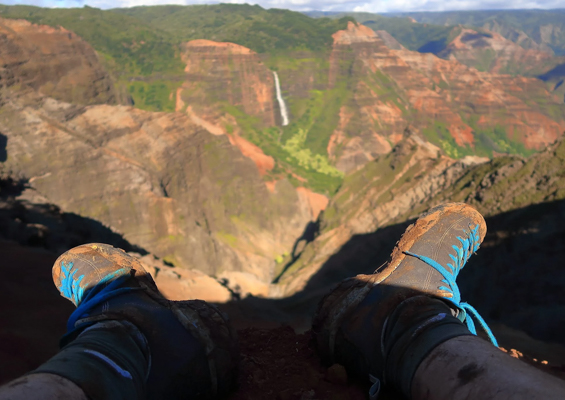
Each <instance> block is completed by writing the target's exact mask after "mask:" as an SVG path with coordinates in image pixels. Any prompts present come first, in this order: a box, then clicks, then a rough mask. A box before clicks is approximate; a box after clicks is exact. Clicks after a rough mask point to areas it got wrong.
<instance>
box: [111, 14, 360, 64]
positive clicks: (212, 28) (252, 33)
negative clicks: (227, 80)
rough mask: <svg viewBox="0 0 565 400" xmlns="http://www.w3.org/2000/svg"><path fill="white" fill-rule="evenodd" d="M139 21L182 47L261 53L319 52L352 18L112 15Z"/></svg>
mask: <svg viewBox="0 0 565 400" xmlns="http://www.w3.org/2000/svg"><path fill="white" fill-rule="evenodd" d="M111 11H112V12H114V13H117V14H121V15H128V16H130V17H135V18H137V19H138V20H140V21H143V22H145V23H147V24H149V25H151V26H153V27H155V28H157V29H160V30H163V31H166V32H168V33H170V34H171V35H173V36H174V37H175V38H176V39H178V40H179V41H187V40H192V39H210V40H215V41H219V42H222V41H229V42H232V43H237V44H240V45H242V46H245V47H249V48H250V49H252V50H254V51H256V52H258V53H267V52H273V51H279V50H285V49H302V50H311V51H318V50H322V49H326V48H328V47H329V46H331V44H332V37H331V35H332V34H333V33H334V32H335V31H337V30H340V29H344V28H345V27H346V26H347V21H350V20H353V19H352V18H350V17H349V18H347V17H345V18H341V19H339V20H335V19H329V18H320V19H312V18H309V17H307V16H305V15H303V14H300V13H297V12H293V11H289V10H279V9H269V10H265V9H263V8H261V7H260V6H258V5H254V6H251V5H247V4H242V5H239V4H237V5H236V4H219V5H194V6H174V5H170V6H152V7H133V8H122V9H113V10H111Z"/></svg>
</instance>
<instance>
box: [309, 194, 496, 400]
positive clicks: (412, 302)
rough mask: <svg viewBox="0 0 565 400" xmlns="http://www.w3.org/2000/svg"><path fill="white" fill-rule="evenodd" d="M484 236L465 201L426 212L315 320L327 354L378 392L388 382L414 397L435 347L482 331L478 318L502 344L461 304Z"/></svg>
mask: <svg viewBox="0 0 565 400" xmlns="http://www.w3.org/2000/svg"><path fill="white" fill-rule="evenodd" d="M485 234H486V224H485V221H484V219H483V217H482V215H481V214H480V213H479V212H478V211H476V210H475V209H474V208H472V207H470V206H468V205H466V204H463V203H451V204H443V205H440V206H437V207H434V208H432V209H431V210H429V211H428V212H427V213H425V214H423V215H422V216H421V217H420V218H419V219H418V220H417V221H416V222H415V223H414V224H412V225H410V226H409V227H408V228H407V229H406V232H405V233H404V234H403V235H402V237H401V238H400V240H399V241H398V243H397V244H396V246H395V248H394V250H393V252H392V254H391V256H390V259H389V261H388V262H387V263H386V264H384V265H383V266H381V267H380V268H378V269H377V270H376V271H375V272H374V273H373V274H371V275H357V276H356V277H354V278H349V279H346V280H344V281H343V282H341V283H340V284H339V285H338V286H337V287H336V288H334V289H333V290H332V291H331V292H330V293H329V294H328V295H326V297H324V298H323V299H322V301H321V302H320V304H319V306H318V310H317V312H316V315H315V317H314V320H313V324H312V330H313V333H314V338H315V340H316V345H317V348H318V351H319V353H320V355H321V356H322V358H323V359H324V360H325V361H326V362H327V363H335V362H337V363H340V364H342V365H344V366H345V367H346V368H347V370H348V372H349V373H350V374H352V375H357V376H365V377H367V376H369V378H370V379H371V380H372V381H373V382H375V385H373V387H372V388H371V392H372V393H371V395H374V393H375V392H378V387H379V382H380V381H384V383H386V384H391V385H392V386H394V387H396V388H397V389H400V390H401V391H402V392H403V393H404V394H405V395H406V396H408V397H409V396H410V386H411V381H412V378H413V375H414V373H415V371H416V369H417V367H418V365H419V363H420V362H421V361H422V360H423V359H424V358H425V356H427V354H429V352H430V351H431V350H433V349H434V348H435V347H436V346H438V345H439V344H441V343H442V342H444V341H446V340H449V339H450V338H453V337H456V336H461V335H471V334H476V330H475V327H474V324H473V321H472V319H471V318H470V316H471V315H472V316H473V317H475V318H476V319H477V320H478V321H479V322H480V324H481V325H482V326H483V327H484V328H485V331H486V332H487V334H488V335H489V338H490V339H491V341H492V342H493V343H494V344H495V345H496V340H495V339H494V337H493V336H492V333H491V332H490V330H489V329H488V327H487V325H486V323H485V322H484V320H483V319H482V318H481V317H480V316H479V315H478V313H477V312H476V310H475V309H474V308H472V307H471V306H469V305H468V304H467V303H463V302H461V296H460V293H459V289H458V287H457V284H456V282H455V279H456V278H457V275H458V273H459V271H460V270H461V269H462V268H463V266H464V265H465V263H466V262H467V260H468V259H469V257H470V256H471V255H472V254H473V253H474V252H475V251H476V250H477V249H478V248H479V245H480V243H481V242H482V240H483V238H484V236H485ZM463 322H466V324H467V325H466V326H465V325H464V324H463Z"/></svg>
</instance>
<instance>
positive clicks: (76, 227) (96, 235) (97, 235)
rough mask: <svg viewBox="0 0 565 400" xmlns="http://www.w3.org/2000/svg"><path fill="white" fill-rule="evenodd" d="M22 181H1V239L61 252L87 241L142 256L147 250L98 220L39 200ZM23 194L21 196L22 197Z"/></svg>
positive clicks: (57, 252)
mask: <svg viewBox="0 0 565 400" xmlns="http://www.w3.org/2000/svg"><path fill="white" fill-rule="evenodd" d="M26 189H28V188H27V186H26V183H25V181H15V180H13V179H3V180H0V206H1V207H0V238H1V239H4V240H9V241H14V242H17V243H18V244H20V245H23V246H31V247H40V248H43V249H45V250H49V251H52V252H54V253H56V254H61V253H63V252H64V251H66V250H68V249H70V248H72V247H75V246H78V245H80V244H84V243H89V242H102V243H108V244H111V245H112V246H116V247H119V248H122V249H124V250H126V251H133V252H136V253H140V254H142V255H144V254H147V251H146V250H145V249H143V248H141V247H139V246H136V245H133V244H131V243H129V242H128V241H127V240H126V239H124V238H123V236H122V235H120V234H118V233H116V232H114V231H112V230H111V229H110V228H108V227H107V226H104V225H103V224H101V223H100V222H98V221H96V220H94V219H91V218H87V217H83V216H80V215H77V214H74V213H68V212H62V211H61V210H60V209H59V208H58V207H57V206H54V205H52V204H48V203H46V202H42V201H41V199H40V198H39V196H38V195H37V194H35V193H34V192H33V191H30V192H29V193H30V194H29V195H23V194H24V191H25V190H26ZM22 195H23V196H22Z"/></svg>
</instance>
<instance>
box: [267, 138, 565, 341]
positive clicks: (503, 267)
mask: <svg viewBox="0 0 565 400" xmlns="http://www.w3.org/2000/svg"><path fill="white" fill-rule="evenodd" d="M446 201H463V202H466V203H468V204H471V205H473V206H474V207H476V208H477V209H478V210H479V211H480V212H481V213H482V214H483V215H484V216H485V217H486V219H487V225H488V226H489V232H490V233H488V234H487V237H486V239H485V242H484V243H483V245H482V248H481V250H479V252H478V255H477V256H475V257H473V260H472V262H471V265H472V266H471V265H470V266H469V268H466V269H465V270H464V271H463V272H462V273H461V279H460V282H461V283H460V285H461V290H462V293H463V295H464V296H465V298H466V300H467V301H469V302H470V303H471V304H473V305H475V306H476V307H477V308H478V309H479V310H481V312H482V313H483V315H484V316H485V317H487V319H489V320H491V321H497V322H498V323H501V324H504V325H507V326H510V327H513V328H514V329H522V330H524V331H525V332H527V333H528V334H530V335H531V336H532V337H535V338H537V339H539V340H545V341H553V342H558V343H561V344H563V343H564V342H563V336H562V332H563V331H564V329H565V318H564V317H563V315H565V314H563V309H564V307H565V296H564V295H563V292H562V290H561V289H560V287H561V286H560V285H562V284H563V274H562V271H561V269H562V268H561V266H562V260H563V254H564V252H565V249H564V248H563V239H564V238H565V230H564V229H563V226H564V225H563V224H564V223H565V211H564V210H565V141H563V140H560V141H559V142H557V143H555V144H553V145H552V146H550V147H549V148H548V149H546V150H545V151H543V152H540V153H538V154H535V155H533V156H532V157H530V158H529V159H522V158H518V157H498V158H495V159H494V160H491V161H486V160H476V159H475V160H473V159H463V160H460V161H457V162H454V161H453V160H450V159H448V158H446V157H442V156H441V155H440V154H439V151H438V149H437V148H435V149H434V148H433V147H430V145H429V144H425V143H424V142H423V141H422V140H421V138H419V137H418V136H410V137H408V138H406V139H405V140H404V141H403V142H401V143H400V144H399V145H398V146H397V147H395V148H394V150H393V152H392V153H390V154H388V155H386V156H382V157H379V158H378V159H376V160H375V161H373V162H371V163H369V164H367V165H366V166H365V167H364V168H363V169H361V170H359V171H357V172H355V173H354V174H351V175H349V176H348V177H347V178H346V179H345V181H344V183H343V185H342V187H341V188H340V190H339V192H338V193H337V194H336V195H335V196H334V197H333V198H332V199H331V201H330V204H329V205H328V207H327V209H326V210H325V211H324V213H323V214H322V216H321V218H320V220H319V221H318V222H319V231H318V232H317V233H316V235H315V239H314V240H313V241H311V242H309V243H307V244H304V243H303V244H302V246H301V249H302V250H301V251H300V252H297V254H294V257H293V259H292V260H290V262H288V263H287V264H286V266H285V268H281V269H279V271H280V272H279V279H278V281H277V282H278V283H277V286H278V293H279V295H281V296H288V295H290V294H294V297H295V298H296V300H295V301H299V299H303V301H305V302H306V301H308V302H315V299H316V298H317V297H318V296H321V295H322V294H323V293H324V291H325V290H327V289H328V288H329V287H331V285H333V284H335V283H336V282H338V281H339V280H341V279H344V278H346V277H348V276H352V275H355V274H357V273H371V272H372V271H373V270H375V269H376V268H377V267H378V266H380V265H381V264H382V263H383V262H385V261H386V260H387V257H388V255H389V253H390V251H391V249H392V247H393V246H394V244H395V241H396V240H398V238H399V237H400V235H401V234H402V232H403V231H404V229H405V228H406V226H407V225H408V223H409V221H413V219H414V218H416V217H417V216H418V215H419V214H420V213H422V212H424V211H425V210H427V209H429V208H430V207H432V206H433V205H436V204H440V203H442V202H446ZM406 221H408V222H406ZM273 292H274V291H273ZM306 299H308V300H306ZM532 321H534V322H532Z"/></svg>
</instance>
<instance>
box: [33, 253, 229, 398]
mask: <svg viewBox="0 0 565 400" xmlns="http://www.w3.org/2000/svg"><path fill="white" fill-rule="evenodd" d="M53 280H54V282H55V285H56V286H57V289H58V290H59V292H60V293H61V295H62V296H63V297H65V298H67V299H69V300H70V301H72V302H73V304H74V305H75V306H77V309H76V310H75V311H74V312H73V314H72V315H71V317H70V318H69V321H68V325H67V329H68V331H67V334H66V335H65V336H63V338H62V340H61V345H62V346H63V348H62V350H61V352H60V353H58V354H57V355H56V356H55V357H53V358H52V359H51V360H49V361H48V362H47V363H45V364H44V365H42V366H41V367H40V368H39V369H37V370H35V371H34V372H33V373H38V372H48V373H54V374H57V375H60V376H63V377H65V378H67V379H69V380H71V381H73V382H74V383H76V384H77V385H78V386H79V387H81V388H82V389H83V390H84V391H85V393H86V394H87V396H88V397H89V398H91V399H122V398H123V399H136V398H148V399H178V398H182V399H208V398H221V397H222V396H224V395H225V394H227V393H229V392H230V391H231V389H232V388H233V387H234V385H235V381H236V377H237V365H238V361H239V360H238V357H239V352H238V344H237V339H236V334H235V331H234V330H233V329H232V328H231V326H230V324H229V322H228V320H227V317H225V316H224V315H223V314H222V313H221V312H220V311H219V310H218V309H217V308H216V307H214V306H212V305H209V304H207V303H206V302H204V301H199V300H192V301H169V300H167V299H165V298H164V297H163V296H162V295H161V293H160V292H159V291H158V289H157V286H156V285H155V283H154V281H153V279H152V278H151V276H150V275H149V274H148V273H147V272H146V271H145V270H144V269H143V267H142V266H141V264H140V263H139V261H138V260H137V259H136V258H134V257H132V256H130V255H128V254H126V253H125V252H123V251H122V250H120V249H116V248H114V247H112V246H109V245H106V244H98V243H93V244H88V245H82V246H78V247H75V248H73V249H71V250H69V251H67V252H66V253H64V254H63V255H62V256H60V257H59V258H58V259H57V261H56V262H55V265H54V266H53Z"/></svg>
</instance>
